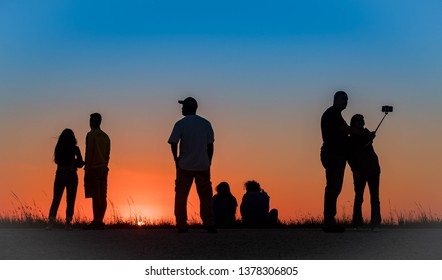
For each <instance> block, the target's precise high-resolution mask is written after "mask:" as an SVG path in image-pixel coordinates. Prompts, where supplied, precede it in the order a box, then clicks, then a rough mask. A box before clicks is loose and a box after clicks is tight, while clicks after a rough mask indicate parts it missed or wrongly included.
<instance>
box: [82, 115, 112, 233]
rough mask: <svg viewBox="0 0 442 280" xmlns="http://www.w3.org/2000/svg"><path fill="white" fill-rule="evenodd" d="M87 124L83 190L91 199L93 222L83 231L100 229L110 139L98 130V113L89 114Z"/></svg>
mask: <svg viewBox="0 0 442 280" xmlns="http://www.w3.org/2000/svg"><path fill="white" fill-rule="evenodd" d="M89 124H90V128H91V130H90V131H89V132H88V134H87V135H86V155H85V166H84V171H85V174H84V189H85V195H86V198H92V210H93V213H94V220H93V221H92V222H91V223H90V224H89V225H87V226H86V227H85V229H102V228H104V223H103V219H104V214H105V213H106V208H107V201H106V199H107V175H108V172H109V168H108V164H109V155H110V139H109V136H108V135H107V134H106V133H105V132H104V131H102V130H101V128H100V125H101V115H100V114H99V113H93V114H91V116H90V121H89Z"/></svg>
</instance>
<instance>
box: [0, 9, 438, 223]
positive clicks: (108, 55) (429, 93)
mask: <svg viewBox="0 0 442 280" xmlns="http://www.w3.org/2000/svg"><path fill="white" fill-rule="evenodd" d="M8 2H10V3H8V4H4V5H3V4H2V9H1V11H0V34H2V36H0V38H1V39H0V41H1V43H0V131H1V133H2V136H1V145H0V155H1V161H0V213H1V215H6V216H7V215H11V213H13V212H14V211H16V210H17V209H18V208H19V207H21V204H23V205H29V206H32V207H35V208H37V209H38V211H41V213H42V215H44V216H47V215H48V212H49V207H50V203H51V200H52V195H53V193H52V192H53V183H54V177H55V170H56V164H55V163H54V162H53V153H54V147H55V144H56V142H57V137H58V136H59V135H60V133H61V132H62V130H63V129H65V128H70V129H72V130H73V131H74V133H75V135H76V138H77V140H78V146H79V148H80V150H81V152H82V154H83V156H84V152H85V137H86V134H87V132H88V131H89V115H90V114H91V113H94V112H98V113H100V114H101V115H102V116H103V122H102V126H101V128H102V129H103V130H104V131H105V132H106V133H107V134H108V135H109V137H110V139H111V153H110V163H109V168H110V171H109V181H108V202H109V204H108V210H107V212H106V217H105V221H107V222H112V220H113V219H114V218H115V216H116V215H118V216H121V217H122V218H123V219H130V218H131V217H134V216H136V217H142V218H144V219H146V220H153V221H157V220H170V221H172V222H174V215H173V206H174V195H175V194H174V180H175V165H174V161H173V157H172V153H171V150H170V145H169V144H168V143H167V140H168V138H169V136H170V133H171V131H172V127H173V125H174V123H175V122H176V121H178V120H179V119H180V118H181V117H182V115H181V106H180V105H179V104H178V103H177V101H178V100H181V99H183V98H185V97H187V96H193V97H195V98H196V100H197V101H198V104H199V108H198V111H197V114H198V115H201V116H202V117H204V118H206V119H207V120H209V121H210V122H211V124H212V126H213V129H214V132H215V143H214V149H215V151H214V157H213V162H212V167H211V174H212V184H213V188H214V189H215V187H216V185H217V184H219V183H220V182H222V181H226V182H228V183H229V184H230V187H231V191H232V193H233V195H234V196H235V197H236V199H237V201H238V204H240V202H241V198H242V195H243V194H244V193H245V190H244V188H243V185H244V183H245V182H246V181H248V180H256V181H258V182H259V183H260V184H261V187H262V188H263V189H264V190H265V191H266V192H267V193H268V194H269V196H270V207H271V208H276V209H278V210H279V217H280V218H281V220H283V221H291V220H300V219H303V218H306V217H313V218H322V212H323V196H324V188H325V172H324V168H323V167H322V165H321V162H320V158H319V152H320V147H321V145H322V139H321V131H320V118H321V115H322V113H323V112H324V111H325V110H326V109H327V108H328V107H329V106H331V105H332V101H333V94H334V93H335V92H336V91H337V90H344V91H346V92H347V93H348V95H349V103H348V107H347V109H346V110H344V111H343V117H344V119H345V120H346V121H347V123H349V122H350V118H351V117H352V116H353V115H354V114H356V113H359V114H363V115H364V117H365V121H366V127H367V128H368V129H371V130H374V129H375V128H376V126H377V125H378V123H379V121H380V120H381V118H382V117H383V113H382V112H381V107H382V106H383V105H391V106H394V108H395V110H394V112H392V113H391V114H389V115H388V116H387V118H386V119H385V121H384V122H383V124H382V126H381V127H380V129H379V131H378V133H377V136H376V138H375V140H374V149H375V151H376V153H377V155H378V156H379V161H380V165H381V183H380V201H381V212H382V217H383V218H384V219H388V220H390V219H393V220H395V221H396V220H397V217H398V215H404V216H407V217H408V216H410V215H411V216H413V215H418V214H419V212H425V213H427V214H429V215H432V216H434V217H440V216H441V215H442V188H441V186H440V185H441V182H442V172H440V170H439V169H440V168H439V166H440V162H441V159H442V149H441V146H440V142H441V141H440V139H441V137H442V132H441V129H440V120H442V114H441V109H440V108H441V106H442V94H441V89H442V87H441V83H440V77H441V76H442V73H441V72H442V70H441V69H442V55H441V50H442V40H441V38H442V33H441V29H440V28H436V27H439V26H441V24H440V13H439V12H438V11H440V9H439V8H440V7H439V6H438V5H439V4H436V3H432V4H429V3H426V4H422V3H418V4H414V3H413V1H405V2H406V3H401V5H396V4H393V3H387V2H385V1H370V2H369V1H367V3H365V2H364V3H362V2H361V1H356V2H354V1H350V2H351V3H350V2H348V1H345V4H344V3H341V2H339V1H337V2H327V3H325V2H324V3H322V2H321V4H320V5H319V4H317V3H316V2H315V3H316V4H314V3H313V2H312V3H310V2H308V1H304V2H305V3H302V4H296V5H295V4H290V1H283V3H279V4H274V3H273V2H272V3H270V2H269V3H270V4H268V5H263V6H260V5H251V6H250V7H249V6H248V5H245V4H243V5H242V6H241V5H240V6H241V7H237V6H238V5H237V3H234V4H232V3H226V4H223V5H221V4H220V5H219V6H217V7H210V8H209V6H211V5H210V4H207V6H206V5H199V4H198V5H196V4H192V5H190V4H189V6H187V4H186V5H184V4H180V3H175V4H174V5H172V6H173V9H169V6H167V7H166V6H163V5H165V4H162V3H161V1H147V2H146V3H142V2H139V1H137V3H136V4H133V5H129V4H127V5H123V4H121V5H120V4H115V3H108V4H107V5H108V6H107V7H106V9H105V11H103V10H102V6H101V5H98V4H89V3H88V9H85V5H84V3H83V4H78V3H76V1H75V3H74V2H72V1H69V3H67V2H66V3H58V4H48V5H47V6H44V5H38V4H31V3H29V5H28V6H27V5H23V6H22V5H20V4H15V3H14V2H13V1H8ZM71 2H72V3H71ZM79 2H82V1H79ZM264 2H265V1H264ZM307 2H308V3H307ZM338 2H339V3H338ZM347 2H348V3H347ZM353 2H354V3H353ZM360 2H361V3H360ZM200 4H201V3H200ZM25 6H26V7H25ZM252 6H253V7H252ZM295 6H296V7H295ZM434 6H437V7H434ZM146 13H147V15H146ZM336 15H339V16H336ZM227 19H228V20H227ZM78 176H79V185H78V193H77V199H76V206H75V217H74V218H76V219H83V220H84V219H86V220H91V219H92V210H91V208H92V202H91V200H90V199H85V195H84V188H83V176H84V170H79V171H78ZM352 181H353V180H352V174H351V171H350V168H349V167H348V166H347V168H346V175H345V180H344V186H343V190H342V193H341V195H340V197H339V199H338V213H337V217H338V218H342V217H350V216H351V213H352V207H353V206H352V205H353V196H354V191H353V182H352ZM369 201H370V199H369V192H368V188H367V189H366V193H365V202H364V205H363V207H364V208H363V210H364V218H365V219H369V218H370V217H369V213H370V203H369ZM64 211H65V197H63V199H62V204H61V205H60V208H59V210H58V218H60V219H63V218H64V216H65V213H64ZM188 214H189V217H190V218H191V219H194V220H197V221H199V199H198V197H197V195H196V191H195V187H194V186H193V188H192V190H191V194H190V197H189V201H188ZM237 217H238V218H240V215H239V210H238V211H237Z"/></svg>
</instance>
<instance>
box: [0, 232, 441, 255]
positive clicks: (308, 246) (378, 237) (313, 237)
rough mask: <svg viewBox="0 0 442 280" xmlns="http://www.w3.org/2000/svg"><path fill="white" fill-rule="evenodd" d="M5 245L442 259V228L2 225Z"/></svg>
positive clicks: (37, 251) (110, 251) (108, 251)
mask: <svg viewBox="0 0 442 280" xmlns="http://www.w3.org/2000/svg"><path fill="white" fill-rule="evenodd" d="M0 248H1V250H0V259H2V260H139V259H143V260H216V259H219V260H248V259H251V260H254V259H262V260H284V259H287V260H442V229H441V228H434V229H431V228H419V229H403V228H399V229H397V228H385V229H380V230H379V231H377V232H373V231H370V230H368V229H366V230H361V231H353V230H351V229H348V230H347V231H346V232H345V233H324V232H323V231H322V230H321V229H320V228H313V229H299V228H292V229H290V228H283V229H219V230H218V233H217V234H208V233H207V232H205V231H204V230H202V229H191V230H190V232H189V233H184V234H179V233H177V232H176V230H175V229H106V230H99V231H86V230H82V229H75V230H74V231H65V230H63V229H53V230H52V231H46V230H43V229H38V228H0Z"/></svg>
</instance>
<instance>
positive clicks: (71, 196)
mask: <svg viewBox="0 0 442 280" xmlns="http://www.w3.org/2000/svg"><path fill="white" fill-rule="evenodd" d="M77 188H78V175H77V172H74V171H71V173H70V174H69V179H68V181H67V183H66V222H71V221H72V217H73V216H74V207H75V199H76V197H77Z"/></svg>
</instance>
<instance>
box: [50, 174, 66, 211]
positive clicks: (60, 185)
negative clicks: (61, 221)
mask: <svg viewBox="0 0 442 280" xmlns="http://www.w3.org/2000/svg"><path fill="white" fill-rule="evenodd" d="M64 188H65V176H64V174H62V173H60V172H57V173H56V175H55V180H54V194H53V198H52V203H51V208H50V209H49V220H55V218H56V216H57V211H58V207H59V206H60V201H61V198H62V196H63V192H64Z"/></svg>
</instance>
